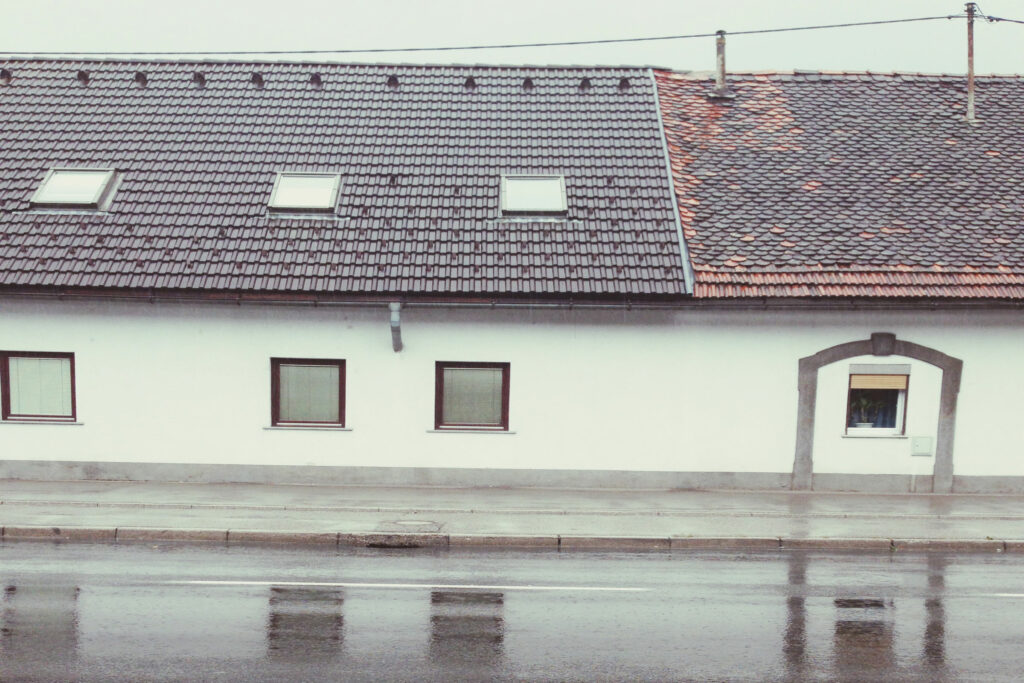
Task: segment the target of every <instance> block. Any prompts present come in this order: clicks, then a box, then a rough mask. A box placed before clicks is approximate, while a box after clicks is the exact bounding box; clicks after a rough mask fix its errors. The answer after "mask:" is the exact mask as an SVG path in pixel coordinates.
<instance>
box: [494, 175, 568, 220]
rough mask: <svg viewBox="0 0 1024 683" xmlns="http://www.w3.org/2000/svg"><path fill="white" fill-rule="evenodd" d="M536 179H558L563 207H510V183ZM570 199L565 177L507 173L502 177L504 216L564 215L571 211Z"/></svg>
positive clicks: (502, 210) (502, 209)
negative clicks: (567, 193) (566, 192)
mask: <svg viewBox="0 0 1024 683" xmlns="http://www.w3.org/2000/svg"><path fill="white" fill-rule="evenodd" d="M536 179H548V180H551V179H557V180H558V183H559V187H560V189H561V192H562V206H561V208H558V209H550V208H543V209H538V208H531V207H526V208H522V207H510V206H509V205H508V183H509V181H510V180H511V181H516V180H536ZM568 207H569V202H568V198H567V197H566V194H565V176H564V175H557V174H554V173H505V174H503V175H502V176H501V212H502V213H504V214H513V215H515V214H519V215H522V214H526V215H542V216H544V215H558V214H564V213H565V212H566V211H568V210H569V208H568Z"/></svg>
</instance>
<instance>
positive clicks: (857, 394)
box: [846, 373, 910, 435]
mask: <svg viewBox="0 0 1024 683" xmlns="http://www.w3.org/2000/svg"><path fill="white" fill-rule="evenodd" d="M909 384H910V376H909V375H905V374H853V373H851V374H850V386H849V391H848V394H847V403H846V405H847V408H846V431H847V433H854V434H856V433H869V432H868V430H872V432H874V433H886V432H887V433H890V434H897V435H898V434H903V433H904V432H905V431H906V419H907V388H908V387H909Z"/></svg>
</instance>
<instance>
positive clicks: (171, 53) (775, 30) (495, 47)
mask: <svg viewBox="0 0 1024 683" xmlns="http://www.w3.org/2000/svg"><path fill="white" fill-rule="evenodd" d="M964 16H965V15H962V14H948V15H943V16H938V17H913V18H910V19H883V20H879V21H858V22H850V23H845V24H821V25H817V26H792V27H787V28H765V29H754V30H748V31H731V32H727V34H728V35H730V36H745V35H756V34H764V33H785V32H791V31H817V30H821V29H830V28H849V27H853V26H880V25H883V24H906V23H911V22H918V21H935V20H936V19H963V18H964ZM991 19H993V20H998V21H1014V20H1012V19H997V18H995V17H992V18H991ZM1018 23H1024V22H1018ZM716 35H717V33H689V34H683V35H674V36H652V37H641V38H608V39H603V40H573V41H560V42H555V43H509V44H504V45H459V46H443V47H397V48H370V49H365V50H356V49H343V50H187V51H125V52H119V51H89V52H85V51H71V50H59V51H47V52H35V51H30V50H29V51H22V52H18V53H13V52H8V53H7V54H31V55H37V56H57V55H61V56H134V55H155V56H182V55H313V54H369V53H377V52H450V51H457V50H508V49H517V48H531V47H566V46H575V45H609V44H613V43H640V42H651V41H656V40H687V39H690V38H714V37H715V36H716Z"/></svg>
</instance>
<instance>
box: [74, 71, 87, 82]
mask: <svg viewBox="0 0 1024 683" xmlns="http://www.w3.org/2000/svg"><path fill="white" fill-rule="evenodd" d="M75 78H77V79H78V82H79V83H81V84H82V85H89V72H88V71H79V72H78V75H77V76H75Z"/></svg>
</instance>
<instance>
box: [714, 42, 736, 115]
mask: <svg viewBox="0 0 1024 683" xmlns="http://www.w3.org/2000/svg"><path fill="white" fill-rule="evenodd" d="M715 36H716V37H715V67H716V68H715V89H714V90H712V91H711V94H710V95H708V97H709V98H711V99H732V98H733V97H736V95H735V94H733V93H732V92H730V91H729V88H728V86H726V84H725V31H716V32H715Z"/></svg>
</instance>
